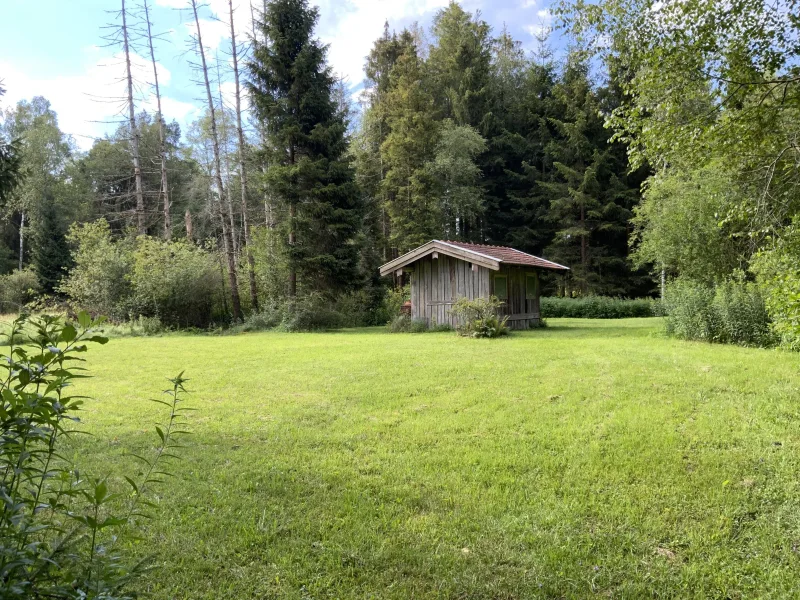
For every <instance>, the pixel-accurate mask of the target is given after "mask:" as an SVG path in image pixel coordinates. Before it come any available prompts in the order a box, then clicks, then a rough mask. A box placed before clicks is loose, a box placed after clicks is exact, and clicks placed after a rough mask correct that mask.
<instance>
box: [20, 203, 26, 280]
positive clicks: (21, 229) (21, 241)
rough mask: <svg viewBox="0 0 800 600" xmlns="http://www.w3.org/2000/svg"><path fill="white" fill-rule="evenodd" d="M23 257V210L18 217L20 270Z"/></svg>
mask: <svg viewBox="0 0 800 600" xmlns="http://www.w3.org/2000/svg"><path fill="white" fill-rule="evenodd" d="M24 257H25V211H24V210H23V211H22V214H21V216H20V219H19V270H20V271H22V259H23V258H24Z"/></svg>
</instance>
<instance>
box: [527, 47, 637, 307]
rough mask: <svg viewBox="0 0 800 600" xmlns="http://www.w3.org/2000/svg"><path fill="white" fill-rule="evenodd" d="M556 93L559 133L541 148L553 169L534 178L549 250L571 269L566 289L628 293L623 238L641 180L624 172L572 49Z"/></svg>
mask: <svg viewBox="0 0 800 600" xmlns="http://www.w3.org/2000/svg"><path fill="white" fill-rule="evenodd" d="M606 92H608V90H606ZM554 96H555V99H556V101H557V103H558V108H557V111H558V115H557V116H554V117H551V118H550V119H549V120H550V122H551V123H552V124H553V125H554V126H555V128H556V133H557V136H556V137H555V138H554V139H553V140H552V141H551V142H550V143H549V144H548V147H547V152H548V154H549V155H550V156H552V157H553V159H554V163H553V166H554V167H555V172H554V173H553V176H552V177H550V178H544V179H543V180H542V181H540V184H541V187H542V188H544V189H545V190H547V192H548V193H549V195H550V209H549V213H548V220H549V221H550V222H551V223H552V224H553V226H554V228H555V230H556V231H555V236H554V238H553V241H552V244H551V245H550V247H549V249H548V253H549V256H552V258H553V259H554V260H557V261H559V262H562V263H563V264H567V265H569V266H570V267H571V268H572V276H571V281H570V288H571V289H570V290H568V291H571V292H573V293H581V294H587V293H597V294H626V293H630V290H631V288H632V287H636V284H635V283H634V282H633V281H631V280H630V270H629V267H628V263H627V248H626V247H625V245H624V244H623V243H621V242H622V241H623V240H625V239H626V238H627V235H628V233H629V230H630V225H629V221H630V218H631V216H632V208H633V205H634V204H635V203H637V202H638V198H639V193H638V184H639V183H640V182H641V179H639V180H638V181H636V178H635V177H631V178H629V177H627V176H626V169H625V164H624V158H623V156H624V147H622V146H621V145H619V144H614V143H612V142H610V140H609V137H610V136H609V132H608V130H606V129H605V127H604V123H603V117H602V111H601V108H602V105H601V90H598V89H596V88H595V87H594V86H593V85H592V82H591V81H590V79H589V66H588V64H587V62H586V61H585V60H584V59H583V58H582V56H581V55H580V54H579V53H578V52H574V53H571V54H570V56H569V58H568V60H567V64H566V66H565V69H564V72H563V73H562V76H561V78H560V80H559V82H558V83H557V84H556V87H555V90H554ZM631 284H633V285H631Z"/></svg>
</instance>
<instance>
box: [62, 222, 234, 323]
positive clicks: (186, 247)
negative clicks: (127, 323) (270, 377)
mask: <svg viewBox="0 0 800 600" xmlns="http://www.w3.org/2000/svg"><path fill="white" fill-rule="evenodd" d="M68 240H69V242H70V243H71V244H72V245H73V248H74V249H73V260H74V263H75V267H74V268H73V269H72V270H70V272H69V275H68V276H67V277H66V278H65V279H64V281H63V282H62V284H61V287H60V290H61V291H62V292H64V293H65V294H66V295H67V296H68V297H69V298H70V300H71V302H72V303H73V304H74V305H75V306H76V307H77V308H79V309H82V310H87V311H89V312H90V313H93V314H107V315H110V316H111V319H112V320H113V321H116V322H120V321H123V320H125V319H127V318H130V319H133V320H135V319H136V318H137V317H139V316H143V317H147V318H158V319H159V320H160V322H161V323H162V324H163V325H164V326H167V327H182V328H185V327H208V326H210V325H211V324H213V323H214V322H215V321H216V320H223V319H224V318H225V315H224V314H223V313H222V310H221V301H220V299H221V296H222V291H223V280H222V276H221V274H220V269H219V265H218V264H217V262H216V260H215V255H214V254H213V253H211V252H208V251H206V250H204V249H202V248H198V247H196V246H194V245H192V244H190V243H188V242H185V241H175V242H165V241H161V240H156V239H153V238H149V237H146V236H140V237H139V238H137V239H135V240H134V239H131V238H122V239H120V240H114V239H112V236H111V228H110V227H109V225H108V223H107V222H106V221H105V220H103V219H101V220H99V221H95V222H93V223H86V224H83V225H78V226H73V227H72V228H71V229H70V233H69V235H68Z"/></svg>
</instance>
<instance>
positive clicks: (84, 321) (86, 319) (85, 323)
mask: <svg viewBox="0 0 800 600" xmlns="http://www.w3.org/2000/svg"><path fill="white" fill-rule="evenodd" d="M78 323H79V324H80V326H81V327H83V328H84V329H87V328H88V327H89V326H91V324H92V317H90V316H89V313H87V312H86V311H85V310H82V311H81V312H79V313H78Z"/></svg>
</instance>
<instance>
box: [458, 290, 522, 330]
mask: <svg viewBox="0 0 800 600" xmlns="http://www.w3.org/2000/svg"><path fill="white" fill-rule="evenodd" d="M500 306H502V303H501V302H500V300H498V299H497V298H496V297H495V296H491V297H489V298H476V299H475V300H469V299H467V298H459V299H458V300H457V301H456V303H455V304H453V308H452V309H451V310H450V314H451V315H453V316H455V317H456V318H457V319H458V325H457V326H456V331H458V333H459V334H460V335H463V336H468V337H476V338H495V337H500V336H501V335H507V334H508V326H507V325H506V321H508V317H503V318H500V317H498V316H497V310H498V309H499V308H500Z"/></svg>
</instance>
